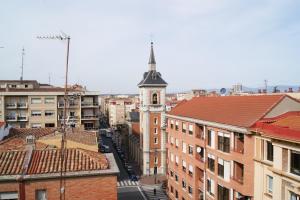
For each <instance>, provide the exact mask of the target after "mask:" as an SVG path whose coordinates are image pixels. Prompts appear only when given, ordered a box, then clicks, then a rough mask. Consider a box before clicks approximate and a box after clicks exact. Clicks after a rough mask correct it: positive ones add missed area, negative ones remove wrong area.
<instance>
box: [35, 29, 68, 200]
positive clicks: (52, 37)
mask: <svg viewBox="0 0 300 200" xmlns="http://www.w3.org/2000/svg"><path fill="white" fill-rule="evenodd" d="M37 39H45V40H61V41H67V49H66V68H65V92H64V111H63V117H64V118H63V130H62V137H61V150H60V154H61V170H60V200H64V199H65V180H64V177H63V173H65V172H66V162H67V160H66V142H67V141H66V125H67V123H66V122H67V121H66V116H67V100H68V70H69V51H70V40H71V38H70V36H68V35H67V34H65V33H63V32H61V34H60V35H49V36H37Z"/></svg>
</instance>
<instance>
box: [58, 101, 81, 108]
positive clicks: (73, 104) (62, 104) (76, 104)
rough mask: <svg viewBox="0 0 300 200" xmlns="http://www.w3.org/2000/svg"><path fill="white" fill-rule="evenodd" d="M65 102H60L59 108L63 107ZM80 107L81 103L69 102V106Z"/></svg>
mask: <svg viewBox="0 0 300 200" xmlns="http://www.w3.org/2000/svg"><path fill="white" fill-rule="evenodd" d="M64 106H65V104H64V103H63V102H59V103H58V108H63V107H64ZM77 107H79V103H69V104H67V108H77Z"/></svg>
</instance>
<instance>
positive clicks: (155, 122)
mask: <svg viewBox="0 0 300 200" xmlns="http://www.w3.org/2000/svg"><path fill="white" fill-rule="evenodd" d="M154 124H155V125H157V124H158V120H157V118H156V117H155V118H154Z"/></svg>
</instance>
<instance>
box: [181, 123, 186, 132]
mask: <svg viewBox="0 0 300 200" xmlns="http://www.w3.org/2000/svg"><path fill="white" fill-rule="evenodd" d="M182 132H183V133H185V132H186V124H185V123H182Z"/></svg>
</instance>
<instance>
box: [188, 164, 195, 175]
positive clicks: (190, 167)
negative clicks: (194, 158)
mask: <svg viewBox="0 0 300 200" xmlns="http://www.w3.org/2000/svg"><path fill="white" fill-rule="evenodd" d="M193 172H194V168H193V165H189V175H191V176H193Z"/></svg>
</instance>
